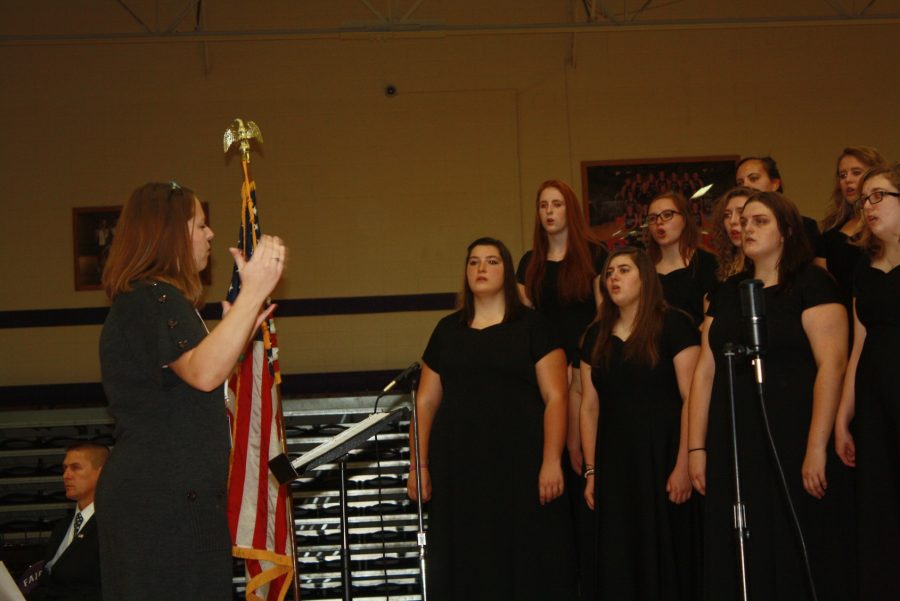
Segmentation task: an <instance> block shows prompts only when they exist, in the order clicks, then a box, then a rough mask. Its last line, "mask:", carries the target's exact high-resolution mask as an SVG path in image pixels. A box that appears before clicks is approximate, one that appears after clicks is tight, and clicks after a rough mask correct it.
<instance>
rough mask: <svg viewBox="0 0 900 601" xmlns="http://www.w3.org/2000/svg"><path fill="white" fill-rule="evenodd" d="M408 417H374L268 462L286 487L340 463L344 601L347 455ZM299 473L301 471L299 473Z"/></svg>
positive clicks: (347, 583)
mask: <svg viewBox="0 0 900 601" xmlns="http://www.w3.org/2000/svg"><path fill="white" fill-rule="evenodd" d="M408 413H409V409H407V408H406V407H400V408H399V409H394V410H393V411H390V412H386V413H373V414H372V415H370V416H369V417H367V418H366V419H364V420H363V421H361V422H359V423H358V424H354V425H353V426H351V427H350V428H348V429H347V430H344V431H343V432H341V433H340V434H338V435H337V436H335V437H334V438H332V439H331V440H329V441H328V442H324V443H322V444H320V445H319V446H317V447H316V448H314V449H312V450H311V451H308V452H306V453H304V454H303V455H301V456H300V457H297V458H296V459H294V460H293V461H291V460H290V459H289V458H288V456H287V454H285V453H282V454H281V455H278V456H277V457H275V458H274V459H272V460H270V461H269V469H270V470H271V471H272V475H274V476H275V478H276V479H277V480H278V482H279V483H280V484H287V483H288V482H292V481H294V480H296V479H297V478H299V477H300V476H302V475H303V474H304V473H306V472H307V471H309V470H312V469H313V468H316V467H318V466H320V465H322V464H323V463H328V462H329V461H334V460H335V459H337V460H338V462H339V464H340V466H341V580H342V583H343V589H344V601H351V599H352V598H353V596H352V594H351V590H352V584H353V583H352V580H351V575H350V526H349V520H348V518H347V453H349V452H350V451H352V450H353V449H356V448H358V447H360V446H362V444H363V443H364V442H366V441H368V440H369V439H370V438H372V437H373V436H375V435H376V434H378V433H380V432H383V431H384V430H387V429H388V428H389V427H390V426H391V425H392V424H394V423H396V422H398V421H400V420H401V419H403V418H404V417H406V415H407V414H408ZM298 470H299V471H298Z"/></svg>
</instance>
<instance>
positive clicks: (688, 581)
mask: <svg viewBox="0 0 900 601" xmlns="http://www.w3.org/2000/svg"><path fill="white" fill-rule="evenodd" d="M607 265H608V267H607V274H606V277H605V281H604V286H603V288H602V289H601V290H603V295H604V302H603V304H602V306H601V315H600V320H599V321H598V323H597V324H595V325H594V326H592V327H591V329H590V330H588V335H587V336H586V338H585V348H584V357H583V359H582V366H581V372H582V377H583V379H584V382H583V387H584V391H585V394H584V400H583V402H582V414H581V417H582V419H581V424H582V443H583V445H584V453H585V457H587V458H588V462H589V463H592V464H594V470H593V473H592V472H591V470H588V475H587V478H586V483H585V491H584V495H585V500H586V501H587V503H588V505H589V506H590V507H591V508H592V509H594V510H595V511H596V513H597V520H598V523H599V527H598V541H599V544H598V570H599V575H598V576H599V578H598V580H599V594H598V595H597V596H596V597H585V598H586V599H587V598H590V599H595V598H596V599H601V600H606V599H616V600H617V601H639V600H643V601H690V600H693V599H695V598H696V586H697V582H696V579H695V578H694V566H693V565H692V561H693V557H694V553H693V552H692V551H693V550H692V548H691V545H692V542H693V536H692V532H691V517H692V516H691V510H692V507H691V504H692V500H691V485H690V480H689V478H688V471H687V446H686V444H685V435H686V434H687V429H686V427H684V426H685V425H686V422H685V421H683V419H682V416H683V410H684V403H683V400H686V399H687V396H688V390H689V388H690V381H691V375H692V374H693V371H694V365H695V363H696V360H697V354H698V352H699V350H700V346H699V344H700V335H699V333H698V331H697V328H696V327H695V326H694V324H693V323H692V321H691V318H690V317H689V316H688V315H687V314H686V313H684V312H682V311H680V310H678V309H674V308H671V307H668V306H667V305H666V303H665V301H664V300H663V293H662V288H661V286H660V284H659V280H658V278H657V277H656V272H655V270H654V268H653V264H652V263H651V262H650V259H649V258H647V256H646V255H645V254H644V253H642V252H641V251H639V250H636V249H629V248H624V249H617V250H615V251H613V252H612V254H611V255H610V259H609V261H608V263H607Z"/></svg>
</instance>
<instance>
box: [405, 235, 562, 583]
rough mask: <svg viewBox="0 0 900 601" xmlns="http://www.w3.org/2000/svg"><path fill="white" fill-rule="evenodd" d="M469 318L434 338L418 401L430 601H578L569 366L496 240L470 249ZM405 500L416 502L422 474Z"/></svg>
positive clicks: (444, 325)
mask: <svg viewBox="0 0 900 601" xmlns="http://www.w3.org/2000/svg"><path fill="white" fill-rule="evenodd" d="M463 297H464V299H465V300H464V302H463V309H462V310H460V311H457V312H456V313H453V314H451V315H449V316H447V317H445V318H443V319H442V320H441V321H440V322H438V324H437V327H435V329H434V332H433V333H432V335H431V339H430V340H429V342H428V346H427V348H426V349H425V353H424V355H423V363H424V365H423V366H422V379H421V382H420V384H419V389H418V396H417V399H416V402H417V406H418V409H419V412H418V415H419V435H420V450H421V453H422V455H421V460H422V461H421V462H422V463H423V466H424V467H423V471H422V483H421V485H422V495H423V499H425V500H429V499H430V505H429V510H428V512H429V515H428V530H429V532H428V564H427V569H428V572H427V576H428V579H427V582H428V596H429V598H430V599H433V600H439V601H442V600H459V601H464V600H469V599H515V600H517V601H528V600H531V601H547V600H550V599H553V600H562V601H566V600H573V599H574V598H575V595H576V590H577V586H576V580H575V572H574V567H575V562H574V544H573V537H572V534H573V533H572V522H571V516H570V513H569V508H568V499H567V498H566V496H565V494H564V486H563V473H562V466H561V458H562V451H563V446H564V443H565V427H566V373H565V366H566V361H565V355H564V353H563V351H562V349H561V348H560V345H559V343H558V341H557V337H556V334H555V332H554V330H553V328H552V326H550V324H549V323H548V322H547V320H546V319H545V318H544V317H543V316H542V315H540V314H539V313H537V312H536V311H534V310H532V309H529V308H527V307H522V306H520V305H519V303H518V297H517V294H516V285H515V277H514V273H513V269H512V259H511V257H510V255H509V251H508V250H506V247H505V246H503V245H502V243H501V242H500V241H498V240H494V239H490V238H482V239H479V240H476V241H475V242H473V243H472V245H471V246H470V247H469V254H468V258H467V269H466V288H465V292H464V295H463ZM408 490H409V494H410V496H411V497H412V498H415V497H416V494H417V488H416V480H415V472H414V471H411V473H410V478H409V481H408Z"/></svg>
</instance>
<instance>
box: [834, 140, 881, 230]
mask: <svg viewBox="0 0 900 601" xmlns="http://www.w3.org/2000/svg"><path fill="white" fill-rule="evenodd" d="M844 157H853V158H855V159H856V160H857V161H859V162H860V163H862V164H863V165H865V166H866V169H871V168H872V167H883V166H884V165H885V160H884V157H883V156H881V153H880V152H878V150H876V149H875V148H872V147H871V146H848V147H847V148H845V149H844V150H842V151H841V154H840V155H838V158H837V161H836V162H835V167H834V189H833V190H832V191H831V207H829V209H828V214H827V215H825V218H824V219H823V220H822V224H821V228H822V231H823V232H827V231H828V230H830V229H831V228H835V227H841V226H843V225H844V224H845V223H847V221H849V220H850V219H852V218H853V217H855V216H856V215H859V211H860V210H862V206H854V205H853V204H851V203H849V202H847V199H846V198H844V193H843V192H842V191H841V160H842V159H843V158H844ZM857 185H858V186H859V190H860V191H862V181H861V180H860V183H859V184H857Z"/></svg>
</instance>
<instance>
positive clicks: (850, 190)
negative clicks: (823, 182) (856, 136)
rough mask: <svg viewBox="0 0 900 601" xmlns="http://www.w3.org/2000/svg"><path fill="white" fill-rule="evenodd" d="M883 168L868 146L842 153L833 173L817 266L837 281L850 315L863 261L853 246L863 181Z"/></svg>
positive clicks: (817, 244) (881, 161)
mask: <svg viewBox="0 0 900 601" xmlns="http://www.w3.org/2000/svg"><path fill="white" fill-rule="evenodd" d="M883 165H884V157H882V156H881V154H880V153H879V152H878V151H877V150H875V149H874V148H870V147H868V146H850V147H847V148H845V149H844V150H843V151H842V152H841V154H840V156H839V157H838V160H837V166H836V168H835V172H834V190H833V191H832V193H831V206H830V207H829V209H828V214H827V215H826V216H825V219H823V220H822V224H821V226H822V235H821V236H820V237H819V239H818V241H817V242H816V249H815V250H816V258H815V262H816V264H817V265H820V266H821V267H824V268H825V269H827V270H828V272H829V273H830V274H831V275H833V276H834V279H835V280H837V283H838V291H839V292H840V294H841V302H843V303H844V306H845V307H847V310H848V312H849V311H852V306H851V304H852V296H853V272H854V270H855V269H856V264H857V263H858V262H859V257H860V253H859V247H858V246H855V245H853V244H851V243H850V242H851V240H852V239H853V238H855V237H856V236H857V235H858V234H859V233H860V230H861V228H862V220H861V219H860V211H861V209H862V207H861V206H859V204H858V203H859V199H860V194H859V192H860V189H861V188H860V178H861V177H862V176H863V174H864V173H865V172H866V171H867V170H869V169H871V168H872V167H876V166H883Z"/></svg>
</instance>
